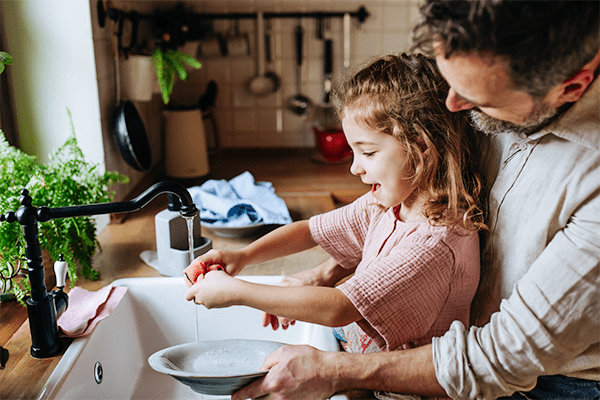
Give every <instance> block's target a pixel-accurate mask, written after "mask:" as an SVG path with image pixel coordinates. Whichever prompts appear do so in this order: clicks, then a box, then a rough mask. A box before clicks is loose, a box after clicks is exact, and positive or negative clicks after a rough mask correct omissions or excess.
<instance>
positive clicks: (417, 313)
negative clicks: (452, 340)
mask: <svg viewBox="0 0 600 400" xmlns="http://www.w3.org/2000/svg"><path fill="white" fill-rule="evenodd" d="M454 260H455V259H454V255H453V253H452V251H451V250H450V248H449V247H448V246H447V245H446V244H445V243H444V242H443V241H442V240H441V239H439V238H437V237H435V236H431V235H429V234H422V233H413V234H411V235H409V236H407V237H406V238H404V239H403V240H402V241H400V242H398V244H396V245H395V246H394V250H393V251H392V252H390V254H389V255H387V256H385V257H381V258H378V259H377V260H376V261H374V262H373V263H371V264H369V265H368V267H367V268H365V269H363V270H361V272H357V273H356V274H355V275H354V276H353V277H352V278H350V279H349V280H348V281H346V282H345V283H343V284H341V285H340V286H338V289H340V290H341V291H342V292H343V293H344V294H345V295H346V296H347V297H348V298H349V299H350V301H352V303H353V304H354V306H355V307H356V308H357V310H358V311H359V312H360V313H361V315H362V317H363V318H364V319H363V320H361V321H358V324H359V326H360V327H361V328H362V329H363V330H364V331H365V333H367V334H368V335H369V336H371V337H372V338H373V339H374V340H375V343H377V345H379V347H381V348H382V349H385V350H387V351H391V350H395V349H397V348H399V347H400V346H402V345H403V344H406V343H408V342H411V341H413V340H416V339H420V338H423V337H424V336H426V334H427V333H428V332H429V330H430V329H431V327H432V325H433V323H434V322H435V321H436V319H437V318H438V317H439V314H440V310H441V308H442V306H443V305H444V302H445V301H446V299H447V297H448V293H449V285H450V283H449V282H450V280H451V277H452V275H453V271H454ZM375 332H376V334H375ZM382 339H383V340H384V341H383V340H382Z"/></svg>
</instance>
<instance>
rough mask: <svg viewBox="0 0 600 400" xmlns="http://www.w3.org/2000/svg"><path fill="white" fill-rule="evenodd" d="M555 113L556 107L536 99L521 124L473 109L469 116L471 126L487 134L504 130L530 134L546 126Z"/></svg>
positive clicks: (495, 133)
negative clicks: (529, 112)
mask: <svg viewBox="0 0 600 400" xmlns="http://www.w3.org/2000/svg"><path fill="white" fill-rule="evenodd" d="M557 113H558V109H556V108H550V106H549V105H547V104H546V103H544V102H542V101H538V102H536V103H535V105H534V108H533V110H532V112H531V114H530V115H529V117H528V118H527V120H526V121H525V122H523V123H522V124H515V123H513V122H508V121H503V120H501V119H496V118H493V117H490V116H489V115H487V114H484V113H482V112H481V111H479V110H475V109H473V110H471V111H470V115H469V116H470V117H471V123H472V124H473V126H474V127H475V128H476V129H477V130H479V131H481V132H483V133H486V134H488V135H499V134H503V133H506V132H514V133H517V134H523V135H531V134H532V133H535V132H537V131H539V130H540V129H542V128H544V127H545V126H548V124H550V122H552V121H553V120H554V118H555V117H556V115H557Z"/></svg>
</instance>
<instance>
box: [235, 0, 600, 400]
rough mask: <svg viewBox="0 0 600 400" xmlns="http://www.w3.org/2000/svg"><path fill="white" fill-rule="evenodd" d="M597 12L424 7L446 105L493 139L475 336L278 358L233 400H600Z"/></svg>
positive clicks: (485, 1) (483, 1)
mask: <svg viewBox="0 0 600 400" xmlns="http://www.w3.org/2000/svg"><path fill="white" fill-rule="evenodd" d="M599 4H600V3H599V2H597V1H589V2H586V1H583V2H573V1H547V2H524V1H502V0H494V1H492V0H477V1H442V0H429V1H428V2H427V4H425V5H424V6H423V7H422V9H421V12H422V14H423V22H422V24H421V25H420V26H419V27H417V30H416V31H415V33H416V36H415V37H416V39H417V44H418V45H420V46H421V48H422V45H423V44H431V45H432V46H431V48H432V49H433V51H434V55H435V57H436V60H437V63H438V67H439V69H440V71H441V73H442V74H443V75H444V77H445V78H446V80H447V81H448V83H449V84H450V87H451V89H450V92H449V94H448V97H447V99H446V106H447V107H448V108H449V109H450V110H452V111H460V110H471V114H472V119H473V121H474V123H475V124H476V125H477V126H478V127H479V129H480V130H482V131H484V132H487V133H488V135H486V136H485V137H486V138H487V142H489V143H488V144H489V146H488V147H489V149H488V152H487V153H486V154H485V161H486V163H487V165H488V167H489V178H490V183H491V184H492V186H491V189H490V196H489V199H490V200H489V218H488V225H489V226H490V230H491V232H490V237H489V239H488V241H487V243H486V248H485V251H484V253H483V262H484V267H485V268H486V269H484V271H483V278H482V280H481V282H480V287H479V291H478V295H477V296H476V299H475V301H474V303H473V306H472V312H471V318H472V321H473V323H474V326H472V327H470V328H468V327H464V326H463V325H462V324H460V323H458V322H454V323H453V325H452V326H451V328H450V330H449V331H448V332H447V333H446V334H445V335H444V336H443V337H440V338H434V341H433V343H432V344H431V345H428V346H422V347H419V348H416V349H411V350H405V351H397V352H389V353H377V354H362V355H361V354H346V353H324V352H320V351H317V350H315V349H313V348H309V347H299V346H297V347H296V346H288V347H284V348H282V349H280V350H279V351H277V352H276V353H274V354H272V355H270V356H268V357H267V358H266V359H265V364H264V367H266V368H270V372H269V373H268V374H267V375H266V377H265V378H264V379H262V380H260V381H257V382H255V383H253V384H251V385H249V386H248V387H246V388H244V389H242V390H240V392H239V393H236V395H235V396H234V397H233V399H240V398H246V397H252V398H255V397H259V396H261V395H265V394H268V396H267V397H266V398H281V399H283V398H285V399H316V398H327V397H329V396H331V395H332V394H333V393H335V392H338V391H344V390H349V389H355V388H360V389H368V390H381V391H389V392H395V393H416V394H421V395H426V396H450V397H454V398H461V399H472V398H486V399H494V398H499V397H502V396H511V395H513V397H512V398H542V399H547V398H553V399H573V398H576V399H587V398H598V397H599V396H600V385H599V383H598V380H599V379H600V299H599V295H600V278H599V271H598V270H599V268H600V115H599V114H600V104H599V103H600V79H598V78H597V76H598V69H599V66H600V51H599V49H600V42H599V32H600V28H599V20H600V16H599V7H600V6H599ZM330 265H331V268H332V270H334V269H335V266H334V264H333V263H331V264H330ZM424 290H426V288H424ZM524 392H527V393H524ZM522 393H524V394H522Z"/></svg>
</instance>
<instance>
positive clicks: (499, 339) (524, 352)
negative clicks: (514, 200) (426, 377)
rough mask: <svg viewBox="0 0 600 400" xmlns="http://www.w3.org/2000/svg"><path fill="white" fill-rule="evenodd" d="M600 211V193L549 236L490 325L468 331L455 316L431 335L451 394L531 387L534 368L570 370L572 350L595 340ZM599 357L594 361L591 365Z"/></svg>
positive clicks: (440, 375) (493, 394)
mask: <svg viewBox="0 0 600 400" xmlns="http://www.w3.org/2000/svg"><path fill="white" fill-rule="evenodd" d="M592 203H593V204H592ZM598 215H600V197H596V198H595V199H594V200H593V201H592V202H588V204H586V205H584V206H582V207H581V208H580V210H579V211H578V212H577V213H576V214H574V215H573V216H572V218H571V220H570V222H569V223H568V225H567V226H566V227H565V228H564V229H563V230H561V231H559V232H558V233H557V234H556V235H555V236H554V238H553V239H552V240H551V242H550V243H549V244H548V246H546V248H545V250H544V251H543V252H542V254H541V255H540V256H539V257H538V258H537V259H536V261H535V262H534V263H533V264H532V266H531V268H530V269H529V270H528V272H527V273H526V274H525V275H524V276H523V277H522V278H521V279H520V280H519V281H518V282H517V284H516V285H515V288H514V291H513V293H512V295H511V296H510V297H509V298H508V299H506V300H503V301H502V303H501V305H500V311H499V312H497V313H495V314H493V315H492V317H491V320H490V322H489V323H488V324H487V325H485V326H484V327H482V328H477V327H471V328H470V329H469V330H467V329H465V327H464V326H463V325H462V324H460V323H456V322H455V323H454V324H453V325H452V327H451V329H450V330H449V332H448V333H447V334H445V335H444V336H443V337H441V338H437V339H434V341H433V360H434V365H435V370H436V375H437V379H438V381H439V383H440V384H441V385H442V386H443V387H444V389H445V390H446V392H447V393H448V395H449V396H450V397H453V398H458V399H475V398H477V399H479V398H497V397H499V396H503V395H507V394H511V393H513V392H515V391H517V390H530V389H531V388H532V387H533V386H535V382H536V379H537V377H538V376H539V375H552V374H559V373H567V372H568V371H569V364H570V363H571V361H572V360H573V359H574V358H575V357H576V356H578V355H580V354H582V353H583V352H585V351H586V349H588V348H590V347H591V346H594V345H595V346H597V345H598V342H599V341H600V318H598V315H600V301H599V298H598V293H600V279H599V273H598V270H599V266H600V261H599V260H600V247H599V246H600V222H598ZM596 354H597V353H596ZM596 358H597V357H596ZM598 362H599V360H597V359H595V360H591V361H590V367H593V366H596V367H597V365H598ZM574 369H578V370H582V369H584V368H582V366H581V365H579V366H577V368H574Z"/></svg>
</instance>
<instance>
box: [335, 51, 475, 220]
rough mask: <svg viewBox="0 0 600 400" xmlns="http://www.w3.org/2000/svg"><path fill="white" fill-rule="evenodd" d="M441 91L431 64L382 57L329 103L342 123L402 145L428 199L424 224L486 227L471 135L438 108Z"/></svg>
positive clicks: (463, 120) (463, 122)
mask: <svg viewBox="0 0 600 400" xmlns="http://www.w3.org/2000/svg"><path fill="white" fill-rule="evenodd" d="M448 89H449V88H448V84H447V83H446V82H445V80H444V79H443V77H442V76H441V75H440V73H439V72H438V70H437V67H436V64H435V60H433V59H431V58H429V57H427V56H424V55H422V54H413V55H408V54H401V55H388V56H384V57H381V58H377V59H375V60H374V61H372V62H371V63H370V64H369V65H367V66H366V67H364V68H362V69H361V70H360V71H358V72H356V73H355V74H353V75H352V76H351V77H350V78H349V79H348V80H347V81H346V82H344V83H343V84H342V86H340V87H339V88H338V89H337V90H336V91H335V96H334V99H335V102H336V106H337V108H338V110H339V112H340V116H341V117H342V118H344V117H349V118H351V119H352V120H353V121H355V122H356V123H357V124H359V125H361V126H363V127H366V128H368V129H373V130H377V131H380V132H384V133H387V134H390V135H392V136H394V137H395V138H396V139H398V140H399V141H400V142H401V143H402V144H403V145H404V147H405V148H406V149H407V153H408V155H409V160H410V162H411V163H412V166H413V171H414V176H413V186H414V187H418V188H419V189H420V190H422V191H423V192H424V193H426V194H428V197H429V199H430V200H429V202H428V203H427V204H426V206H425V210H424V214H425V217H426V218H427V219H428V220H429V222H430V223H432V224H435V225H457V224H460V225H462V226H463V227H464V228H466V229H468V230H481V229H486V226H485V223H484V211H483V210H484V207H483V206H482V204H483V202H482V197H483V188H484V181H483V179H484V178H483V174H482V173H481V172H480V168H479V164H478V146H479V144H478V140H477V136H476V134H475V132H474V131H473V129H472V128H471V126H470V124H469V121H468V119H467V117H466V115H465V114H464V113H453V112H450V111H449V110H448V109H447V108H446V106H445V104H444V102H445V98H446V95H447V93H448ZM423 149H427V150H428V151H427V152H426V153H424V152H423ZM463 211H464V213H463Z"/></svg>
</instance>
